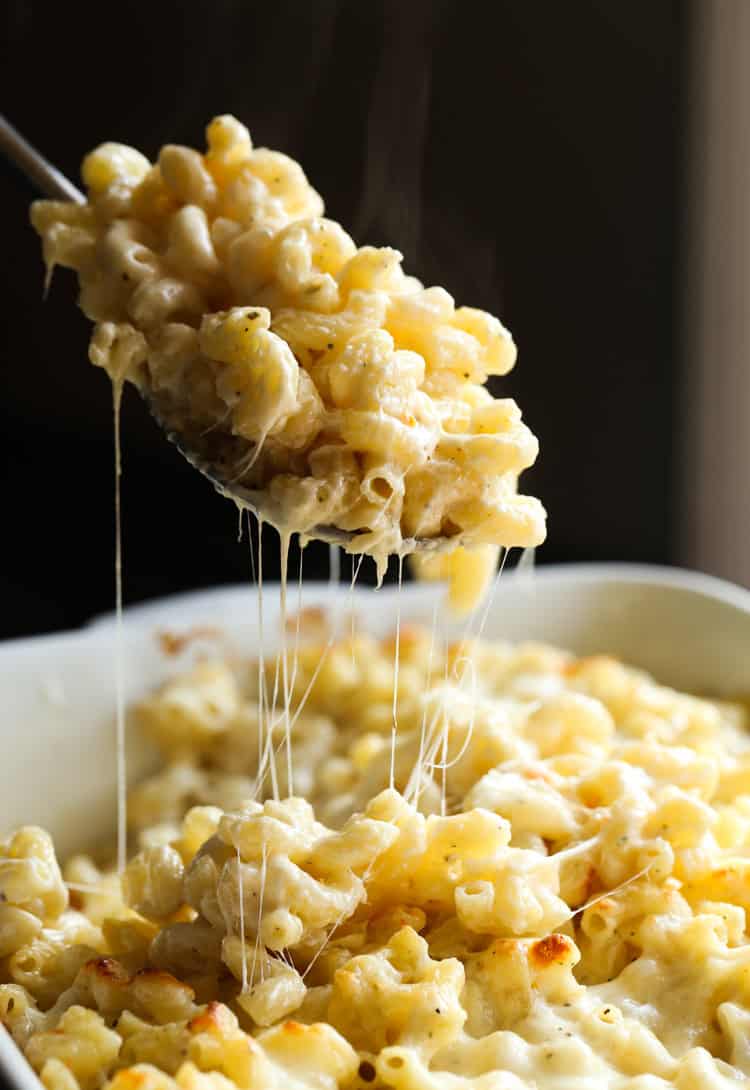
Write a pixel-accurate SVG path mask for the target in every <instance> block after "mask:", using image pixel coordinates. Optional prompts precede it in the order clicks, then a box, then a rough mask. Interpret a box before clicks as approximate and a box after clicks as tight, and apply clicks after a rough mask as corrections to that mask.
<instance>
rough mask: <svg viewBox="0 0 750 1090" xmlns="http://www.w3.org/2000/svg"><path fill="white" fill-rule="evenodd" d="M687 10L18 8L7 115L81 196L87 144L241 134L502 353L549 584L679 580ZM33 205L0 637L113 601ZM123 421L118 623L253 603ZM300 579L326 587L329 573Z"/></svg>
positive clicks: (105, 419) (96, 490)
mask: <svg viewBox="0 0 750 1090" xmlns="http://www.w3.org/2000/svg"><path fill="white" fill-rule="evenodd" d="M688 6H689V5H688V4H687V3H686V2H684V3H681V2H680V0H565V2H561V0H486V2H483V3H481V2H476V0H439V2H433V3H430V2H429V0H402V2H400V3H397V2H388V0H384V2H377V0H371V2H368V3H363V2H361V0H338V2H337V0H308V2H302V0H300V2H292V0H276V3H275V4H274V5H272V6H269V5H268V4H262V5H261V4H256V3H254V2H253V0H233V2H230V0H211V2H210V3H207V2H204V0H190V2H189V3H179V4H177V3H159V2H158V0H154V2H151V3H143V2H140V0H134V2H132V3H130V4H128V5H127V8H124V7H119V6H115V5H108V4H101V3H100V4H97V5H88V4H76V3H68V4H64V5H62V4H60V5H58V4H51V3H49V2H48V0H6V2H5V5H4V6H3V7H2V14H1V15H0V21H1V25H2V42H3V52H4V56H3V58H2V64H1V65H0V87H1V90H2V97H1V101H2V109H3V110H4V111H5V112H6V113H7V116H8V117H9V118H10V119H11V120H12V121H13V122H14V123H15V124H16V126H17V127H18V128H20V129H21V130H22V131H23V132H24V134H26V135H27V136H28V138H30V139H31V140H32V141H33V142H35V143H36V144H37V145H38V146H39V148H40V149H42V150H43V151H44V152H45V153H46V154H47V156H48V157H49V158H50V159H51V160H53V161H54V162H55V163H57V164H58V165H59V166H60V167H61V168H62V169H63V170H64V171H65V172H66V173H68V174H69V175H70V176H71V177H73V178H77V170H78V164H79V162H80V160H81V158H82V156H83V154H84V153H85V152H86V151H88V150H89V149H90V148H92V147H93V146H95V145H96V144H97V143H99V142H101V141H102V140H117V141H121V142H124V143H131V144H134V145H135V146H137V147H138V148H140V149H141V150H143V151H145V152H146V153H147V154H149V155H150V156H154V155H155V153H156V152H157V149H158V148H159V146H160V145H161V144H162V143H164V142H183V143H190V144H193V145H197V146H202V131H203V126H204V125H205V123H206V122H207V121H208V120H209V119H210V118H211V117H212V116H213V115H214V114H216V113H224V112H231V113H234V114H236V115H237V116H238V117H239V118H241V119H242V120H243V121H245V122H246V123H247V124H248V125H249V127H250V130H251V133H252V135H253V138H254V141H255V143H256V144H268V145H270V146H272V147H276V148H279V149H281V150H283V151H286V152H288V153H289V154H291V155H293V156H294V157H295V158H298V159H300V160H301V161H302V163H303V164H304V166H305V169H306V171H307V173H308V176H309V177H310V179H311V181H312V183H313V184H314V185H315V186H316V188H317V189H319V190H320V191H321V192H322V193H323V195H324V197H325V198H326V203H327V211H328V214H329V215H331V216H333V217H334V218H336V219H341V220H342V221H343V223H344V224H345V225H347V226H349V227H351V228H352V230H353V232H354V234H355V236H356V238H357V240H358V241H359V242H370V243H376V244H378V243H380V244H391V245H394V246H396V247H397V248H399V249H401V250H402V251H403V252H404V253H405V255H406V259H407V265H408V266H409V268H410V269H411V270H412V271H414V272H415V273H417V274H418V275H419V276H420V277H421V278H422V279H423V280H425V281H426V282H427V283H440V284H443V285H444V286H445V287H446V288H448V290H449V291H451V292H452V293H453V294H454V295H455V296H456V298H457V300H458V301H459V302H462V303H464V302H465V303H471V304H473V305H477V306H481V307H484V308H487V309H489V310H491V311H493V312H495V313H498V314H499V315H500V317H501V318H502V319H503V321H504V322H505V323H506V324H507V325H508V326H509V327H510V328H511V330H512V331H513V334H514V336H515V339H516V342H517V343H518V345H519V349H520V356H519V363H518V365H517V368H516V370H515V371H514V372H513V374H512V375H511V376H510V377H509V378H508V379H504V380H502V382H501V383H500V385H499V389H501V390H502V391H503V393H507V394H510V395H511V396H514V397H516V398H517V399H518V401H519V402H520V404H521V407H522V409H523V412H524V415H525V418H526V420H527V421H528V423H529V424H530V425H531V427H532V428H533V430H534V431H535V432H536V433H537V435H539V436H540V439H541V444H542V454H541V457H540V460H539V462H538V465H537V467H535V468H534V470H533V471H531V472H529V473H528V474H527V475H526V476H525V477H524V478H523V483H524V487H525V490H527V491H532V492H534V494H537V495H539V496H541V497H542V499H543V501H544V502H545V504H546V506H547V508H548V511H549V540H548V542H547V544H546V545H545V546H544V547H543V549H541V550H540V551H539V554H538V559H539V561H540V562H542V563H544V562H550V561H567V560H589V559H590V560H638V561H656V562H668V561H670V560H672V559H674V558H675V556H674V550H675V546H674V538H673V527H674V525H675V520H676V516H677V514H678V512H676V511H675V509H674V504H673V502H672V499H671V497H670V481H671V479H672V437H673V434H674V433H675V430H676V428H675V424H676V421H675V406H676V404H677V390H678V388H679V384H680V379H681V372H680V365H679V359H680V351H679V349H680V345H679V343H678V340H677V337H676V332H675V331H676V327H677V322H676V316H677V308H676V305H675V303H676V300H677V299H678V297H679V291H680V289H681V283H680V276H679V256H680V240H679V235H680V232H679V226H680V221H681V202H682V196H683V194H682V183H681V176H682V171H681V165H682V156H683V142H684V141H683V130H684V117H685V112H686V108H685V99H686V94H685V92H684V87H685V86H686V79H685V63H684V57H685V56H686V41H685V39H686V24H687V14H688ZM30 196H31V194H30V193H29V191H28V190H27V188H26V187H25V185H24V183H23V182H22V181H21V180H20V179H18V178H17V177H15V176H13V175H11V174H10V173H8V174H7V175H3V176H2V177H0V209H1V211H0V219H1V221H2V242H3V261H2V270H3V273H2V275H3V277H4V280H5V283H4V289H3V300H4V301H3V320H2V342H3V343H2V365H1V367H0V497H1V498H0V511H1V512H2V514H0V520H1V525H2V532H1V533H0V636H2V637H7V636H15V635H21V634H30V633H35V632H39V631H45V630H52V629H56V628H62V627H68V626H71V625H77V624H79V623H81V622H83V621H84V620H85V619H86V618H88V617H89V616H91V615H92V614H94V613H97V612H101V611H105V610H108V609H110V608H111V606H112V601H113V574H112V555H113V501H112V496H113V484H112V481H113V464H112V463H113V452H112V420H111V417H112V413H111V400H110V388H109V383H108V380H107V379H106V378H105V376H104V375H103V374H101V373H100V372H98V371H96V370H95V369H94V368H92V367H91V366H90V365H89V364H88V363H87V359H86V345H87V341H88V323H87V321H86V320H85V319H84V318H83V316H82V315H81V314H80V313H79V312H78V311H77V310H76V308H75V306H74V305H73V304H74V300H75V290H74V280H73V276H72V274H68V273H65V272H61V273H60V272H59V273H58V274H57V275H56V277H55V281H54V283H53V287H52V290H51V292H50V296H49V298H48V300H47V301H46V302H43V301H42V276H43V270H42V264H41V259H40V255H39V246H38V244H37V240H36V237H35V235H34V233H33V232H32V230H31V228H30V227H29V226H28V218H27V204H28V199H29V197H30ZM123 417H124V418H123V436H124V478H123V512H124V563H125V601H126V602H134V601H138V600H141V599H143V598H147V597H150V596H154V595H160V594H166V593H170V592H174V591H178V590H186V589H192V588H196V587H200V586H206V585H210V584H214V583H219V582H233V581H238V580H243V579H246V578H247V577H248V566H249V557H248V550H247V545H246V544H243V545H239V544H238V543H237V514H236V511H235V510H234V508H233V507H232V506H231V505H230V504H228V503H227V502H226V501H224V500H222V499H220V498H219V497H218V496H216V495H215V494H214V493H213V492H212V490H211V488H210V486H209V485H208V484H207V483H206V482H205V481H204V480H203V479H202V478H200V477H199V476H198V475H197V474H195V472H194V471H193V470H191V469H190V468H189V467H188V466H187V465H186V464H185V463H184V462H182V461H181V459H180V457H179V456H178V455H177V453H176V452H175V451H174V450H173V449H172V448H171V447H170V446H169V444H168V443H166V442H165V441H164V440H163V438H162V437H161V436H160V435H159V434H158V432H157V431H156V429H155V427H154V425H153V424H152V422H151V421H150V419H149V417H148V415H147V413H146V411H145V409H144V407H143V406H142V405H141V404H140V403H139V401H138V399H137V396H136V395H135V394H134V393H132V392H130V393H128V395H127V396H126V399H125V406H124V414H123ZM266 545H267V550H266V553H265V560H264V563H265V565H266V573H271V574H273V572H274V570H275V571H276V572H277V571H278V550H277V546H276V542H275V541H271V540H270V535H269V540H268V541H267V542H266ZM305 570H306V573H307V574H309V575H315V574H317V575H318V576H323V575H325V574H326V573H327V552H326V551H325V550H324V549H323V548H322V547H320V546H317V547H311V549H310V550H309V551H308V554H307V555H306V559H305ZM371 577H372V576H371V571H369V570H366V571H365V573H364V578H366V579H371Z"/></svg>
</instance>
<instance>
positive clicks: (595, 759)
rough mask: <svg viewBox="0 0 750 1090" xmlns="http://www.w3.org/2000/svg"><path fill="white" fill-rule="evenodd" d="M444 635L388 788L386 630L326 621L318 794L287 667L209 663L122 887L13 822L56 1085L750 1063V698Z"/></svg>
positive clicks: (337, 1079) (22, 1034)
mask: <svg viewBox="0 0 750 1090" xmlns="http://www.w3.org/2000/svg"><path fill="white" fill-rule="evenodd" d="M168 162H169V163H170V166H169V168H168V169H170V170H172V169H174V171H175V172H176V173H175V177H176V178H178V179H179V182H180V185H182V186H184V187H186V188H187V187H188V186H192V187H195V186H197V185H198V183H199V181H200V176H197V177H196V176H193V174H190V173H189V172H188V173H180V170H181V169H182V163H183V160H182V159H181V158H179V157H178V158H177V159H175V160H174V161H172V160H168ZM125 163H127V160H125ZM122 169H125V166H123V167H122ZM201 184H207V183H206V182H205V179H204V181H203V183H201ZM314 627H315V626H314ZM319 628H320V623H318V625H317V630H316V631H317V632H318V637H319ZM303 634H304V630H303ZM431 644H432V640H431V637H430V635H429V633H426V632H424V631H422V630H420V629H418V628H412V627H408V626H404V627H403V629H402V631H401V634H400V652H401V662H400V669H399V673H398V684H397V692H396V695H397V713H398V720H399V733H398V738H397V747H396V755H395V762H394V785H393V787H391V786H389V783H388V773H387V763H388V762H387V759H386V755H387V749H388V737H389V732H390V728H391V714H392V708H391V703H392V692H393V685H394V680H395V679H394V663H393V642H392V641H389V640H385V641H381V642H378V641H376V640H374V639H372V638H370V637H367V636H364V635H359V634H354V635H353V636H351V637H349V638H348V639H343V640H339V641H338V642H333V644H331V645H330V646H326V645H321V644H320V643H319V642H317V641H313V642H310V643H307V642H305V641H304V639H303V641H302V643H301V645H300V647H299V652H298V655H297V656H296V659H295V668H294V669H293V670H292V696H291V709H290V710H291V723H292V725H291V738H292V746H293V751H294V760H295V764H296V766H297V769H298V770H299V772H300V775H302V774H303V775H304V784H303V789H304V793H305V795H306V796H307V798H306V800H304V799H302V798H299V797H294V798H284V772H283V769H282V767H281V766H282V765H283V764H284V762H283V761H281V760H280V761H279V762H278V764H279V767H278V769H277V770H276V773H277V775H276V789H274V777H273V775H272V768H271V765H272V763H273V761H274V760H275V757H274V756H273V750H274V746H275V744H276V743H277V742H279V743H280V742H281V740H282V738H283V722H278V723H272V728H271V740H272V745H271V747H270V748H271V751H272V754H271V756H270V757H268V755H266V756H265V757H264V755H263V754H262V753H261V754H260V758H259V750H258V742H259V726H258V724H259V717H258V706H259V705H258V697H259V690H260V687H261V686H262V685H263V683H264V681H265V682H267V683H268V684H269V685H271V684H272V683H273V667H272V666H271V665H268V666H266V668H265V669H266V675H265V676H264V675H263V673H262V671H261V673H260V674H259V671H258V667H257V665H255V664H252V665H251V664H249V663H242V662H234V663H231V664H230V663H228V662H220V661H216V662H199V663H198V664H197V665H196V666H195V667H193V668H192V669H191V670H190V671H189V672H187V673H186V674H184V675H182V676H179V677H177V678H176V679H175V680H173V681H170V682H168V683H167V684H166V685H164V686H163V687H162V688H161V689H160V690H159V691H157V692H155V693H153V694H151V695H149V696H147V697H146V698H145V699H143V700H142V701H141V703H140V704H139V705H138V707H137V708H136V709H135V711H136V715H137V720H138V722H139V724H140V729H141V730H142V731H143V732H144V734H145V735H146V736H148V737H149V738H150V739H151V740H152V741H153V742H155V743H156V745H157V747H158V749H159V750H160V752H161V755H162V767H161V769H160V770H159V771H157V772H156V774H155V775H154V776H153V777H152V778H151V779H150V780H146V781H145V782H144V783H141V784H140V785H139V786H137V787H136V788H135V789H134V791H133V793H132V795H131V798H130V805H129V814H130V820H131V834H132V839H133V842H134V847H135V848H136V852H135V855H134V856H133V857H132V858H131V861H130V863H129V865H128V867H127V869H126V871H125V872H124V874H123V876H122V883H121V886H120V884H119V883H118V880H117V877H116V876H115V875H113V874H110V873H109V872H102V871H101V870H99V869H98V868H97V867H96V866H95V865H94V863H93V862H92V861H91V860H90V859H88V858H87V857H84V856H78V857H75V858H74V859H71V860H69V861H68V863H67V864H66V865H65V867H64V868H63V870H62V871H61V870H60V867H59V866H58V864H57V861H56V859H55V853H54V849H53V846H52V842H51V840H50V838H49V836H48V835H47V834H46V833H45V832H43V831H42V830H41V829H36V828H23V829H20V830H18V831H17V832H15V833H13V834H12V835H11V836H10V837H9V838H8V839H7V840H5V841H4V842H2V843H0V1019H1V1021H2V1024H3V1025H4V1026H5V1027H6V1029H7V1030H8V1032H10V1033H11V1034H12V1036H13V1038H14V1039H15V1041H16V1042H17V1044H18V1045H19V1047H20V1048H21V1049H22V1050H23V1052H24V1053H25V1055H26V1057H27V1058H28V1060H29V1062H30V1063H31V1065H32V1066H33V1067H34V1069H35V1070H36V1071H37V1072H39V1074H40V1077H41V1079H42V1082H43V1083H44V1085H45V1087H47V1090H94V1088H100V1087H102V1088H106V1090H230V1088H234V1087H239V1088H246V1090H364V1088H366V1087H375V1088H379V1090H525V1088H531V1087H537V1088H538V1090H574V1088H575V1090H578V1088H579V1087H584V1086H588V1087H592V1088H594V1087H596V1088H597V1090H599V1088H601V1090H604V1088H607V1090H667V1088H670V1087H676V1088H679V1090H736V1088H737V1087H738V1086H741V1085H746V1084H747V1081H748V1079H750V1051H749V1050H748V1046H747V1040H748V1029H749V1028H750V992H749V991H748V979H749V978H750V943H749V942H748V938H747V933H746V912H747V910H748V908H749V907H750V882H749V879H750V865H749V864H748V862H747V856H748V846H749V845H750V737H748V735H747V733H746V728H747V715H746V712H745V711H744V710H743V709H741V708H740V707H739V706H733V705H729V704H720V703H712V702H709V701H704V700H699V699H696V698H693V697H690V696H685V695H682V694H679V693H677V692H673V691H671V690H668V689H665V688H663V687H660V686H659V685H657V684H656V683H655V682H654V681H652V680H651V679H650V678H649V677H647V676H645V675H643V674H641V673H638V672H636V671H634V670H632V669H629V668H627V667H625V666H623V665H621V664H620V663H618V662H616V661H614V660H612V659H608V658H606V657H594V658H587V659H580V660H576V659H574V658H572V657H571V656H569V655H567V654H565V653H563V652H560V651H557V650H555V649H552V648H548V647H544V646H539V645H530V644H529V645H521V646H519V647H516V648H513V647H510V646H506V645H502V644H496V643H483V642H479V641H471V642H465V643H462V644H459V645H453V646H449V647H447V648H444V649H435V648H433V647H432V646H431ZM469 664H470V666H469ZM271 715H272V718H273V713H271ZM279 718H280V719H281V720H283V716H280V717H279Z"/></svg>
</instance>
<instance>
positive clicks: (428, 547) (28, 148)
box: [0, 114, 461, 553]
mask: <svg viewBox="0 0 750 1090" xmlns="http://www.w3.org/2000/svg"><path fill="white" fill-rule="evenodd" d="M0 151H2V152H3V153H4V154H5V157H6V158H7V159H8V160H9V161H10V162H11V163H12V164H14V165H15V166H16V167H18V169H19V170H20V171H21V172H22V173H23V174H24V175H25V176H26V177H27V179H28V180H29V181H30V182H31V183H32V184H33V185H34V187H35V189H36V190H37V192H39V193H41V194H43V195H44V196H45V197H50V198H52V199H53V200H65V201H73V202H74V203H75V204H85V203H86V197H85V196H84V194H83V193H82V192H81V191H80V189H78V188H77V187H76V186H75V185H73V183H72V182H71V181H70V180H69V179H68V178H66V177H65V175H64V174H63V173H62V172H61V171H59V170H58V169H57V168H56V167H54V166H53V165H52V163H50V162H49V161H48V160H47V159H45V158H44V156H43V155H42V154H41V153H40V152H39V151H37V149H36V148H35V147H33V146H32V145H31V144H30V143H29V142H28V140H26V139H24V137H23V136H21V134H20V133H19V132H18V130H17V129H16V128H14V127H13V125H11V124H10V122H9V121H7V120H6V118H5V117H3V116H2V114H0ZM138 389H139V393H140V394H141V396H142V398H143V399H144V401H145V402H146V405H147V406H148V409H149V412H150V413H151V415H152V416H153V418H154V419H155V420H156V422H157V424H158V425H159V427H160V428H161V429H162V430H163V431H164V433H165V435H166V436H167V438H168V439H169V441H170V442H171V443H174V445H175V446H176V447H177V449H178V450H179V452H180V454H182V456H183V457H184V458H185V459H186V460H187V461H188V462H189V463H190V465H191V466H193V467H194V468H195V469H197V470H198V471H199V472H200V473H202V474H203V476H204V477H206V478H207V479H208V480H209V481H210V482H211V484H212V485H213V486H214V488H215V489H216V490H217V492H220V493H221V494H222V495H223V496H226V497H227V498H228V499H230V500H233V501H234V502H235V503H236V504H238V505H239V506H242V507H248V508H250V509H251V510H252V511H253V513H254V514H255V515H256V517H257V518H259V519H263V521H267V522H270V523H272V524H273V525H275V526H279V525H283V520H282V518H281V511H280V509H278V508H277V507H276V506H275V505H274V504H273V502H272V500H271V498H270V496H269V495H268V494H267V493H266V492H263V491H259V490H256V489H250V488H245V487H244V486H243V485H241V484H239V483H238V481H237V479H236V478H235V479H233V477H232V467H233V465H234V466H236V464H237V462H239V461H241V459H242V458H243V457H246V455H247V453H248V452H249V451H250V450H251V447H250V445H249V444H248V443H247V441H246V440H240V439H238V438H237V437H235V436H228V435H226V434H224V433H221V432H216V431H214V432H213V433H212V434H209V433H206V432H203V433H201V432H199V431H195V432H194V433H193V434H191V435H187V434H185V432H184V431H180V430H178V428H177V427H176V426H175V425H173V424H172V423H171V421H170V416H171V414H170V412H169V408H168V406H165V405H164V404H160V403H159V400H158V398H157V397H155V396H154V395H153V393H152V392H151V391H149V390H145V389H142V388H141V387H138ZM227 448H229V451H228V452H227ZM228 454H229V456H228ZM240 475H241V474H240ZM369 532H370V531H368V530H356V531H347V530H339V529H338V528H337V527H335V526H316V527H314V528H312V529H310V530H307V531H305V532H304V534H303V535H302V536H303V537H305V538H316V539H318V540H320V541H326V542H328V543H329V544H332V545H341V546H343V547H345V548H346V547H349V548H350V551H352V552H357V549H356V541H357V538H359V537H361V536H362V535H363V534H367V533H369ZM460 541H461V537H460V535H456V536H455V537H434V538H413V539H411V540H409V541H405V542H404V543H403V547H402V549H401V550H400V551H401V552H402V553H411V552H417V551H418V552H427V551H435V550H438V549H440V548H445V547H451V548H452V547H454V546H456V545H458V544H460Z"/></svg>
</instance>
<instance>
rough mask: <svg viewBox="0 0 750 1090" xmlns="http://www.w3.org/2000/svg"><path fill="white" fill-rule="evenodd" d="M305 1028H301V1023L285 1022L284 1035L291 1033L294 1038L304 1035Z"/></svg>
mask: <svg viewBox="0 0 750 1090" xmlns="http://www.w3.org/2000/svg"><path fill="white" fill-rule="evenodd" d="M306 1029H307V1026H303V1025H302V1023H301V1022H285V1023H284V1025H283V1030H284V1033H293V1034H294V1035H295V1036H300V1035H301V1034H304V1032H305V1030H306Z"/></svg>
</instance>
